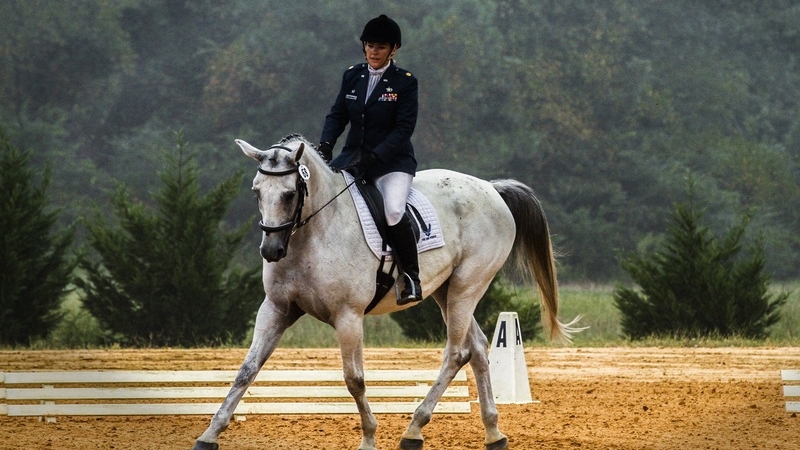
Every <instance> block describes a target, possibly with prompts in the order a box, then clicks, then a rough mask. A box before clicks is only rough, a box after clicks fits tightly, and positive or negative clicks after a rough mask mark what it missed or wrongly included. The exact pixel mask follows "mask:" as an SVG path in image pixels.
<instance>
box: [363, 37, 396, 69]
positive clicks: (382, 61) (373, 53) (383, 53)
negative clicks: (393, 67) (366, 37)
mask: <svg viewBox="0 0 800 450" xmlns="http://www.w3.org/2000/svg"><path fill="white" fill-rule="evenodd" d="M394 53H395V49H394V48H393V47H392V46H391V45H389V44H386V43H383V42H365V43H364V56H366V58H367V63H368V64H369V66H370V67H372V68H373V69H380V68H381V67H383V66H385V65H386V63H387V62H389V58H391V57H392V56H393V55H394Z"/></svg>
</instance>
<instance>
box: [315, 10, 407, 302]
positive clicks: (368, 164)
mask: <svg viewBox="0 0 800 450" xmlns="http://www.w3.org/2000/svg"><path fill="white" fill-rule="evenodd" d="M400 45H401V37H400V27H399V26H398V25H397V22H395V21H394V20H392V19H390V18H389V17H387V16H386V15H383V14H382V15H380V16H378V17H376V18H374V19H372V20H370V21H369V22H367V24H366V26H364V31H363V32H362V33H361V49H362V51H363V52H364V56H365V58H366V60H367V62H366V63H361V64H356V65H354V66H351V67H350V68H349V69H347V70H346V71H345V73H344V76H343V77H342V86H341V89H340V90H339V95H337V97H336V101H335V102H334V103H333V106H332V107H331V110H330V113H328V115H327V116H326V117H325V125H324V126H323V129H322V136H321V137H320V144H319V150H320V153H321V154H322V156H323V157H324V158H325V159H326V161H331V158H332V156H333V146H334V145H336V140H337V139H338V138H339V136H341V134H342V133H343V132H344V129H345V127H346V126H347V124H348V123H349V124H350V131H349V132H348V134H347V140H346V141H345V144H344V147H343V148H342V152H341V153H340V154H339V156H337V157H336V159H334V160H333V161H332V162H331V163H330V165H331V167H332V168H333V169H335V170H342V169H350V170H354V171H355V172H357V173H358V174H361V175H362V176H363V177H364V179H368V180H372V181H373V182H374V184H375V186H376V187H377V188H378V190H379V191H380V192H381V194H382V195H383V200H384V206H385V210H386V221H387V223H388V225H389V238H390V245H391V246H392V249H393V251H394V254H395V257H396V258H397V259H398V261H399V262H400V268H401V269H402V270H403V272H405V275H404V276H403V284H404V288H403V290H402V292H401V294H400V298H399V299H398V300H397V303H398V304H399V305H405V304H407V303H411V302H417V301H420V300H422V298H423V297H422V288H421V287H420V281H419V263H418V257H417V235H416V232H415V230H414V229H413V227H412V222H411V218H410V217H409V215H408V214H407V213H406V211H405V208H406V200H407V199H408V193H409V191H410V189H411V182H412V181H413V179H414V175H415V174H416V169H417V160H416V159H415V158H414V147H413V146H412V145H411V134H412V133H413V132H414V127H415V126H416V123H417V79H416V78H415V77H414V76H413V75H412V74H411V72H408V71H406V70H405V69H401V68H399V67H397V65H395V63H394V60H393V57H394V55H395V54H396V53H397V50H398V49H399V48H400Z"/></svg>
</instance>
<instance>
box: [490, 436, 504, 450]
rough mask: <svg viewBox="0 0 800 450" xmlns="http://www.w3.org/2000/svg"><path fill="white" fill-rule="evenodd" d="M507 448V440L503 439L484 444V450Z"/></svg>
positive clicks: (502, 449)
mask: <svg viewBox="0 0 800 450" xmlns="http://www.w3.org/2000/svg"><path fill="white" fill-rule="evenodd" d="M507 448H508V439H507V438H503V439H500V440H499V441H497V442H492V443H491V444H486V450H506V449H507Z"/></svg>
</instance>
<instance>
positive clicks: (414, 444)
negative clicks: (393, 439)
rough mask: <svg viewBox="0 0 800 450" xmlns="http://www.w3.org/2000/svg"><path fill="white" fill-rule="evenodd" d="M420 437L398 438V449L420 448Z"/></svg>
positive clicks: (417, 449)
mask: <svg viewBox="0 0 800 450" xmlns="http://www.w3.org/2000/svg"><path fill="white" fill-rule="evenodd" d="M422 442H423V441H422V439H406V438H403V439H400V450H422Z"/></svg>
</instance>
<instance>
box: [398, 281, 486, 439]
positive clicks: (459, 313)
mask: <svg viewBox="0 0 800 450" xmlns="http://www.w3.org/2000/svg"><path fill="white" fill-rule="evenodd" d="M487 286H488V284H487ZM484 291H485V288H484V289H483V290H481V289H480V288H479V287H478V288H475V287H474V286H472V287H469V288H467V289H466V290H459V291H458V292H457V294H456V295H454V289H453V288H452V285H451V283H450V282H449V281H448V282H446V283H445V284H443V285H442V286H441V287H440V288H439V289H438V290H437V291H436V292H435V293H434V294H433V296H434V298H436V301H437V303H438V304H439V307H440V308H442V316H443V318H444V321H445V323H446V324H447V345H446V346H445V349H444V356H443V358H442V367H441V369H440V370H439V376H438V377H437V379H436V382H435V383H434V384H433V386H432V387H431V389H430V390H429V391H428V394H427V395H426V396H425V399H424V400H423V401H422V403H421V404H420V405H419V406H418V407H417V409H416V410H415V411H414V415H413V416H412V418H411V423H409V425H408V427H407V428H406V430H405V431H404V432H403V434H402V436H401V439H400V449H401V450H420V449H422V446H423V437H422V428H423V427H424V426H425V425H427V424H428V422H430V420H431V417H432V415H433V410H434V408H435V407H436V404H437V403H439V400H440V399H441V398H442V395H443V394H444V391H445V390H446V389H447V387H448V386H449V385H450V382H452V381H453V378H455V376H456V374H457V373H458V371H459V370H461V368H462V367H464V365H465V364H466V363H467V362H468V361H469V360H470V358H471V357H472V355H471V351H472V350H471V348H470V347H471V346H469V345H467V344H468V342H467V341H468V340H469V339H470V337H469V334H468V331H469V327H470V323H471V322H472V321H473V320H472V312H473V310H474V307H475V303H477V300H475V302H474V303H472V304H469V300H463V299H469V298H480V297H481V295H482V294H483V292H484ZM454 298H457V299H459V300H460V301H461V304H460V305H457V306H454V305H451V304H448V302H452V301H453V299H454Z"/></svg>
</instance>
